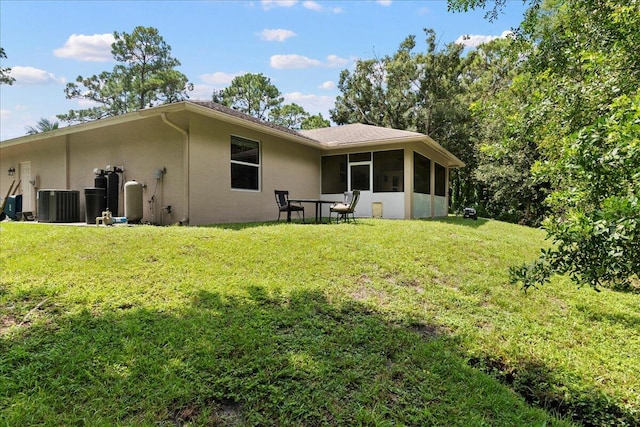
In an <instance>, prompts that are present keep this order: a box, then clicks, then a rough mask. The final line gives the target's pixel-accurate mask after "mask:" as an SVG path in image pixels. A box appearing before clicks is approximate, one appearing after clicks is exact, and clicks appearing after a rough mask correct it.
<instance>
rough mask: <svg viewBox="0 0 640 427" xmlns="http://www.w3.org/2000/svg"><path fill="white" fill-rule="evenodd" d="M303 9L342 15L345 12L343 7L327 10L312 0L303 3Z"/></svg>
mask: <svg viewBox="0 0 640 427" xmlns="http://www.w3.org/2000/svg"><path fill="white" fill-rule="evenodd" d="M302 7H304V8H305V9H309V10H312V11H314V12H331V13H342V12H343V9H342V8H341V7H331V8H326V7H324V6H323V5H321V4H320V3H318V2H316V1H312V0H307V1H305V2H303V3H302Z"/></svg>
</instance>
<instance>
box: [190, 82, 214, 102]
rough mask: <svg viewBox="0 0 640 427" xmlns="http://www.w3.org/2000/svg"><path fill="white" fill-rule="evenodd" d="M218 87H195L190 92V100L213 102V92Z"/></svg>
mask: <svg viewBox="0 0 640 427" xmlns="http://www.w3.org/2000/svg"><path fill="white" fill-rule="evenodd" d="M214 89H217V88H216V87H213V86H210V85H193V90H191V91H189V99H191V100H195V101H197V100H205V101H211V96H212V95H213V90H214Z"/></svg>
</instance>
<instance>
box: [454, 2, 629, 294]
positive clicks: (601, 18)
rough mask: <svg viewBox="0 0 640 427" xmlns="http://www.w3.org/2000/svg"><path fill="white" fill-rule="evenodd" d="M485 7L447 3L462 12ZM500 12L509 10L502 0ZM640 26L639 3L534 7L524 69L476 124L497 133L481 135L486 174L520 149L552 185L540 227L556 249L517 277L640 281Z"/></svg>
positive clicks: (545, 184) (540, 180)
mask: <svg viewBox="0 0 640 427" xmlns="http://www.w3.org/2000/svg"><path fill="white" fill-rule="evenodd" d="M485 3H486V1H484V0H450V1H449V4H450V6H451V7H453V8H455V9H459V10H465V9H466V8H468V7H479V6H485ZM493 5H494V8H495V9H497V10H499V9H500V7H503V6H504V7H508V4H506V5H505V2H503V1H501V0H499V1H495V2H494V4H493ZM638 28H640V1H638V0H631V1H629V0H624V1H622V0H567V1H563V2H554V1H547V2H540V1H535V0H534V1H531V2H530V8H529V10H528V11H527V13H526V15H525V19H524V21H523V22H522V25H521V28H520V30H519V34H518V39H517V42H515V43H516V46H517V48H518V50H517V52H518V57H519V63H520V64H519V65H518V68H517V73H516V75H515V76H514V78H513V80H512V82H511V83H510V85H509V86H508V87H507V88H506V89H504V90H502V91H500V93H499V94H498V96H496V97H495V98H493V99H492V100H490V102H489V103H486V104H484V105H483V106H481V108H480V109H479V110H477V112H478V113H479V115H478V116H477V117H482V118H485V119H486V118H492V119H491V120H490V123H492V124H493V129H491V132H489V133H487V132H486V131H487V130H490V129H488V128H487V125H488V124H489V123H485V124H484V127H485V129H484V131H483V132H484V133H479V134H478V139H479V141H482V140H484V143H481V147H483V148H485V151H486V153H488V154H490V155H489V156H488V157H486V158H485V161H486V166H487V170H488V169H490V168H491V167H499V166H500V165H501V161H502V160H503V159H505V158H506V159H509V162H510V163H511V164H513V163H517V159H518V157H520V156H521V154H522V153H523V154H525V155H526V156H528V157H530V159H528V160H527V162H526V163H521V164H522V166H525V165H527V164H530V166H529V167H528V170H527V173H528V174H529V176H528V178H527V181H528V183H529V185H530V188H531V189H532V190H536V186H540V188H539V189H538V190H542V189H544V188H548V193H545V192H542V191H539V192H538V197H540V196H547V197H546V198H545V199H544V205H543V208H546V209H548V215H546V217H545V219H544V222H543V225H544V227H545V229H546V230H547V233H548V235H549V237H550V239H551V240H552V241H553V242H554V243H555V245H554V246H553V248H552V249H549V250H546V251H544V252H543V255H542V256H541V258H540V259H538V260H537V261H535V262H534V263H532V264H528V265H524V266H522V267H519V268H514V270H513V278H514V280H515V281H518V280H519V281H522V282H523V283H524V286H525V287H529V286H535V285H539V284H542V283H544V282H545V281H546V280H548V279H549V277H550V276H551V275H552V274H554V273H568V274H570V276H571V277H572V279H574V280H575V281H577V282H579V283H583V284H589V285H591V286H593V287H595V288H597V287H599V286H605V285H606V286H618V287H620V286H621V287H625V286H630V283H631V281H633V280H638V274H639V272H640V244H639V242H640V202H639V200H640V93H639V90H638V89H639V84H638V82H639V81H640V51H639V50H638V46H639V45H640V31H638ZM492 140H493V141H492ZM495 153H498V155H496V154H495ZM532 160H533V162H531V161H532ZM479 170H482V168H480V169H479ZM499 187H503V186H502V185H499ZM503 188H508V186H504V187H503ZM540 200H542V199H540ZM634 278H635V279H634Z"/></svg>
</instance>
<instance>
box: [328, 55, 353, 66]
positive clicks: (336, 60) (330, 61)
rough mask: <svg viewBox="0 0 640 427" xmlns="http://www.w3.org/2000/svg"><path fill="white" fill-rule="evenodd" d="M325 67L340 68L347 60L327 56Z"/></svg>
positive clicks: (335, 56)
mask: <svg viewBox="0 0 640 427" xmlns="http://www.w3.org/2000/svg"><path fill="white" fill-rule="evenodd" d="M327 61H328V63H327V67H342V66H343V65H346V64H347V63H348V62H349V60H348V59H346V58H340V57H339V56H337V55H329V56H327Z"/></svg>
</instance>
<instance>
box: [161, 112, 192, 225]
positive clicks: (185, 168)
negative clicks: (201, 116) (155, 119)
mask: <svg viewBox="0 0 640 427" xmlns="http://www.w3.org/2000/svg"><path fill="white" fill-rule="evenodd" d="M160 118H161V119H162V121H163V122H164V123H165V124H166V125H167V126H169V127H171V128H173V129H175V130H177V131H178V132H180V133H181V134H182V138H183V144H182V158H183V159H182V175H183V177H182V180H183V183H184V187H183V194H182V204H183V206H184V207H183V214H182V219H181V220H180V224H181V225H189V132H188V131H186V130H184V129H182V128H181V127H180V126H178V125H176V124H175V123H173V122H172V121H170V120H169V119H168V118H167V113H162V114H161V115H160Z"/></svg>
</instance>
